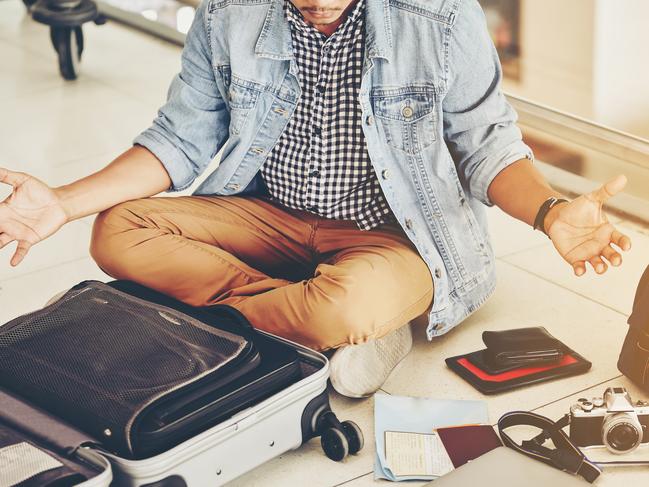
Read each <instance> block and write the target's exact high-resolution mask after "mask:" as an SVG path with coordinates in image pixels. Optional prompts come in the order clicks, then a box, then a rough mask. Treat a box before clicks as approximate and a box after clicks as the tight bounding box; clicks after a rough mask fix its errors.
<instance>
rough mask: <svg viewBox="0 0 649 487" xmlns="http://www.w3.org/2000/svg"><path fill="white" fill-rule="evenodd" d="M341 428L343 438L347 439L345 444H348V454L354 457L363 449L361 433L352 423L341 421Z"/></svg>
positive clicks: (363, 441)
mask: <svg viewBox="0 0 649 487" xmlns="http://www.w3.org/2000/svg"><path fill="white" fill-rule="evenodd" d="M341 426H342V427H343V433H344V434H345V438H347V443H349V454H350V455H356V454H357V453H358V452H359V451H361V450H362V449H363V444H364V443H365V439H364V438H363V432H362V431H361V429H360V428H359V427H358V425H357V424H356V423H354V422H353V421H349V420H347V421H343V422H342V423H341Z"/></svg>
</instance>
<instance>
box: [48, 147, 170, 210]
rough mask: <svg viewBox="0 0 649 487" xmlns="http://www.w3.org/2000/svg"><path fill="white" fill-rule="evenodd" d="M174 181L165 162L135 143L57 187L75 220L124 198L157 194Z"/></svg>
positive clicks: (57, 192)
mask: <svg viewBox="0 0 649 487" xmlns="http://www.w3.org/2000/svg"><path fill="white" fill-rule="evenodd" d="M170 185H171V180H170V178H169V174H168V173H167V171H166V169H165V168H164V166H163V165H162V163H161V162H160V161H159V160H158V159H157V158H156V157H155V156H154V155H153V154H152V153H151V152H150V151H149V150H147V149H145V148H144V147H141V146H134V147H132V148H130V149H129V150H127V151H126V152H124V153H123V154H122V155H120V156H119V157H117V159H115V160H114V161H113V162H111V163H110V164H109V165H108V166H106V167H105V168H104V169H102V170H100V171H98V172H96V173H94V174H91V175H90V176H88V177H85V178H83V179H80V180H78V181H75V182H73V183H71V184H68V185H65V186H61V187H59V188H55V189H54V191H55V193H56V194H57V195H58V197H59V199H60V201H61V204H62V206H63V209H64V210H65V213H66V215H67V216H68V221H72V220H76V219H77V218H83V217H84V216H88V215H92V214H94V213H99V212H100V211H103V210H105V209H107V208H110V207H111V206H115V205H116V204H118V203H122V202H124V201H129V200H134V199H138V198H145V197H147V196H153V195H155V194H158V193H160V192H161V191H164V190H166V189H168V188H169V186H170Z"/></svg>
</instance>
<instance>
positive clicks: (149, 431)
mask: <svg viewBox="0 0 649 487" xmlns="http://www.w3.org/2000/svg"><path fill="white" fill-rule="evenodd" d="M135 310H136V311H135ZM106 350H110V353H106V352H105V351H106ZM327 377H328V362H327V359H326V358H325V357H324V356H323V355H321V354H319V353H317V352H314V351H312V350H309V349H307V348H304V347H301V346H300V345H297V344H295V343H292V342H289V341H287V340H284V339H281V338H278V337H276V336H273V335H270V334H267V333H263V332H260V331H257V330H254V329H252V327H250V325H249V324H248V322H247V321H246V320H245V318H244V317H243V316H242V315H241V314H240V313H238V312H237V311H236V310H235V309H233V308H231V307H228V306H214V307H211V308H209V309H198V308H192V307H190V306H187V305H184V304H182V303H180V302H178V301H175V300H173V299H170V298H168V297H166V296H163V295H161V294H159V293H156V292H154V291H151V290H149V289H146V288H143V287H141V286H138V285H136V284H134V283H130V282H125V281H115V282H113V283H109V284H104V283H100V282H97V281H86V282H83V283H80V284H79V285H77V286H75V287H74V288H72V289H71V290H70V291H68V292H67V293H65V294H64V295H63V296H62V297H61V298H60V299H59V300H58V301H56V302H54V303H52V304H50V305H48V306H46V307H45V308H44V309H42V310H39V311H36V312H34V313H30V314H28V315H25V316H22V317H19V318H16V319H15V320H12V321H11V322H9V323H7V324H6V325H4V326H3V327H0V386H1V387H2V391H0V392H1V394H0V439H4V438H5V437H8V438H10V439H11V438H12V437H13V438H14V440H15V439H20V438H23V440H22V441H18V443H16V441H14V442H13V443H11V444H10V445H11V447H13V448H16V447H17V446H18V447H19V448H26V447H28V446H29V445H31V447H34V446H35V447H36V448H32V450H31V453H32V454H35V455H36V457H34V459H33V460H32V462H35V463H38V458H37V457H38V450H40V451H41V452H43V451H45V452H46V453H47V452H49V453H51V454H52V453H53V456H54V457H55V458H56V460H58V461H59V462H60V463H63V464H64V467H65V468H69V469H70V472H71V475H74V474H77V475H81V477H78V478H77V480H79V479H83V478H84V477H85V478H87V479H88V480H86V481H85V482H83V483H79V482H76V483H65V480H63V481H61V483H50V484H48V483H35V484H33V485H52V486H55V485H56V487H62V486H65V485H77V484H79V485H93V486H94V485H108V483H109V482H110V477H111V475H112V476H113V477H114V484H113V485H118V486H121V485H123V486H150V487H153V486H156V487H163V486H168V487H176V486H177V487H181V486H202V485H221V484H223V483H225V482H227V481H229V480H232V479H234V478H235V477H237V476H239V475H241V474H243V473H245V472H247V471H248V470H251V469H253V468H254V467H256V466H258V465H260V464H262V463H264V462H266V461H268V460H270V459H271V458H273V457H275V456H277V455H279V454H281V453H283V452H285V451H287V450H290V449H294V448H297V447H299V446H300V445H301V444H302V443H303V442H305V441H307V440H309V439H311V438H314V437H316V436H321V443H322V446H323V448H324V450H325V453H326V454H327V456H328V457H329V458H331V459H334V460H341V459H343V458H344V457H345V456H346V455H347V454H348V453H352V454H353V453H356V452H358V451H359V450H360V449H361V448H362V446H363V438H362V433H361V432H360V430H359V429H358V427H357V426H356V425H355V424H354V423H352V422H351V421H345V422H343V423H340V422H339V421H338V420H337V418H336V416H335V415H334V414H333V412H332V411H331V409H330V407H329V401H328V396H327V392H326V381H327ZM5 445H8V443H7V441H4V442H3V443H0V460H2V458H3V455H2V452H3V450H2V447H3V446H5ZM34 450H36V451H34ZM18 451H20V450H18ZM10 453H11V452H10ZM13 454H14V457H15V458H17V457H19V456H20V455H18V456H17V455H16V452H15V451H14V452H13ZM40 460H41V461H43V462H44V464H47V462H46V461H45V460H44V457H42V455H41V458H40ZM106 460H109V461H110V465H108V463H107V462H106ZM75 466H76V468H77V471H76V472H75ZM111 466H112V473H111ZM1 468H2V465H0V469H1ZM53 471H55V470H51V471H50V472H53ZM92 471H94V472H95V473H96V475H94V476H93V475H91V472H92ZM0 472H1V470H0ZM14 475H15V472H14ZM41 475H47V471H45V473H43V474H41ZM0 478H2V474H0ZM35 479H36V477H33V478H32V480H35ZM27 482H29V481H27ZM5 483H6V485H14V484H11V483H8V482H5ZM0 485H3V482H2V481H0ZM18 485H21V486H22V485H23V484H18ZM24 485H25V486H30V485H31V484H29V483H26V484H24Z"/></svg>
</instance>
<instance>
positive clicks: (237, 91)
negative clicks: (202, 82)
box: [219, 66, 263, 135]
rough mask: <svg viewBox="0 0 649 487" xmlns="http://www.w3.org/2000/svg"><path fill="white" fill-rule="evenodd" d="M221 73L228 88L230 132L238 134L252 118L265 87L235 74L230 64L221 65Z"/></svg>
mask: <svg viewBox="0 0 649 487" xmlns="http://www.w3.org/2000/svg"><path fill="white" fill-rule="evenodd" d="M219 73H220V75H221V77H222V79H223V83H224V85H225V88H226V90H227V94H228V99H227V103H228V106H229V108H230V133H231V134H232V135H238V134H239V133H240V132H241V130H242V129H243V127H244V126H245V125H246V122H247V121H248V119H249V118H250V117H249V116H250V113H251V112H252V111H253V109H254V108H255V106H256V104H257V99H258V98H259V94H260V93H261V92H262V91H263V88H262V86H261V85H259V83H255V82H254V81H248V80H245V79H242V78H239V77H238V76H236V75H234V74H232V73H231V71H230V66H221V67H219Z"/></svg>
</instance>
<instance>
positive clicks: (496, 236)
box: [487, 206, 550, 257]
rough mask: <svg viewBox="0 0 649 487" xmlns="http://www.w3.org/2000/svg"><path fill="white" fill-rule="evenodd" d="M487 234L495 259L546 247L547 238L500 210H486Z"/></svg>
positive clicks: (494, 208) (494, 207) (495, 208)
mask: <svg viewBox="0 0 649 487" xmlns="http://www.w3.org/2000/svg"><path fill="white" fill-rule="evenodd" d="M487 216H488V220H489V234H490V235H491V243H492V245H493V248H494V252H495V254H496V256H497V257H502V256H504V255H508V254H513V253H515V252H520V251H522V250H527V249H531V248H535V247H541V246H544V245H548V244H549V243H550V242H549V241H548V237H546V236H545V235H543V233H541V232H539V231H534V230H533V229H532V228H531V227H530V226H529V225H528V224H526V223H523V222H521V221H519V220H516V219H515V218H512V217H511V216H509V215H508V214H507V213H505V212H504V211H502V210H501V209H500V208H498V207H496V206H493V207H491V208H488V209H487Z"/></svg>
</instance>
